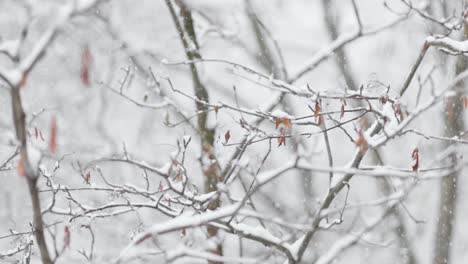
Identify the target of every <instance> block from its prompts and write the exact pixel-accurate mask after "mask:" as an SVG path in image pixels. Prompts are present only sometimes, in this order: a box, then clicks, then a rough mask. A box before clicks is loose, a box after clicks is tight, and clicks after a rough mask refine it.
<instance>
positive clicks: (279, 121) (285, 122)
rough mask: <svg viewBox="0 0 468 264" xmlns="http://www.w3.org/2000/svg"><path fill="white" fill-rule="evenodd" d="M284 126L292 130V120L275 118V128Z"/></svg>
mask: <svg viewBox="0 0 468 264" xmlns="http://www.w3.org/2000/svg"><path fill="white" fill-rule="evenodd" d="M281 124H283V125H284V126H285V127H286V128H291V120H289V118H286V117H276V118H275V127H276V128H278V126H279V125H281Z"/></svg>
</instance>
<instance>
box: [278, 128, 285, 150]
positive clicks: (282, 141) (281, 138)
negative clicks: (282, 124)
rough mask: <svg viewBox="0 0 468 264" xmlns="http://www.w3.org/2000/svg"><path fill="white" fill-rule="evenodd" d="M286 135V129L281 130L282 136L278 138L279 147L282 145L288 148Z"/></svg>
mask: <svg viewBox="0 0 468 264" xmlns="http://www.w3.org/2000/svg"><path fill="white" fill-rule="evenodd" d="M285 134H286V132H285V130H284V128H281V129H280V136H279V137H278V138H277V140H278V147H280V146H281V145H284V146H286V136H285Z"/></svg>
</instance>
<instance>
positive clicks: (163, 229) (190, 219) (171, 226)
mask: <svg viewBox="0 0 468 264" xmlns="http://www.w3.org/2000/svg"><path fill="white" fill-rule="evenodd" d="M238 209H239V204H238V203H236V204H232V205H229V206H225V207H222V208H220V209H219V210H216V211H207V212H205V213H202V214H197V213H195V212H190V213H184V214H182V215H180V216H179V217H177V218H174V219H171V220H169V221H167V222H165V223H162V224H155V225H153V226H152V227H150V228H149V229H148V230H147V231H145V232H143V233H141V234H140V235H138V236H137V237H136V238H135V239H134V240H133V241H132V242H131V243H130V244H129V245H128V246H127V247H126V248H125V249H124V250H123V251H122V253H121V254H120V256H119V260H122V259H123V258H126V256H127V254H128V253H129V251H130V249H132V248H133V247H134V246H136V245H138V244H140V243H141V242H143V241H144V240H146V239H148V238H150V237H152V236H156V235H162V234H165V233H169V232H173V231H177V230H181V229H184V228H188V227H198V226H202V225H206V224H209V223H210V222H212V221H215V220H219V219H222V218H225V217H228V216H232V215H233V214H234V213H235V212H236V211H238Z"/></svg>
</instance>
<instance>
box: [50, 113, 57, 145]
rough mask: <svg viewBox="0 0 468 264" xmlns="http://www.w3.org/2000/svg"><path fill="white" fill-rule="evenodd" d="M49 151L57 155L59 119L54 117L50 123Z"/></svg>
mask: <svg viewBox="0 0 468 264" xmlns="http://www.w3.org/2000/svg"><path fill="white" fill-rule="evenodd" d="M49 150H50V152H51V153H55V151H56V150H57V119H56V118H55V116H54V117H52V121H51V123H50V140H49Z"/></svg>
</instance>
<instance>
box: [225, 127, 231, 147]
mask: <svg viewBox="0 0 468 264" xmlns="http://www.w3.org/2000/svg"><path fill="white" fill-rule="evenodd" d="M230 138H231V132H230V131H229V130H228V131H227V132H226V134H224V142H225V144H227V143H228V142H229V139H230Z"/></svg>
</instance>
